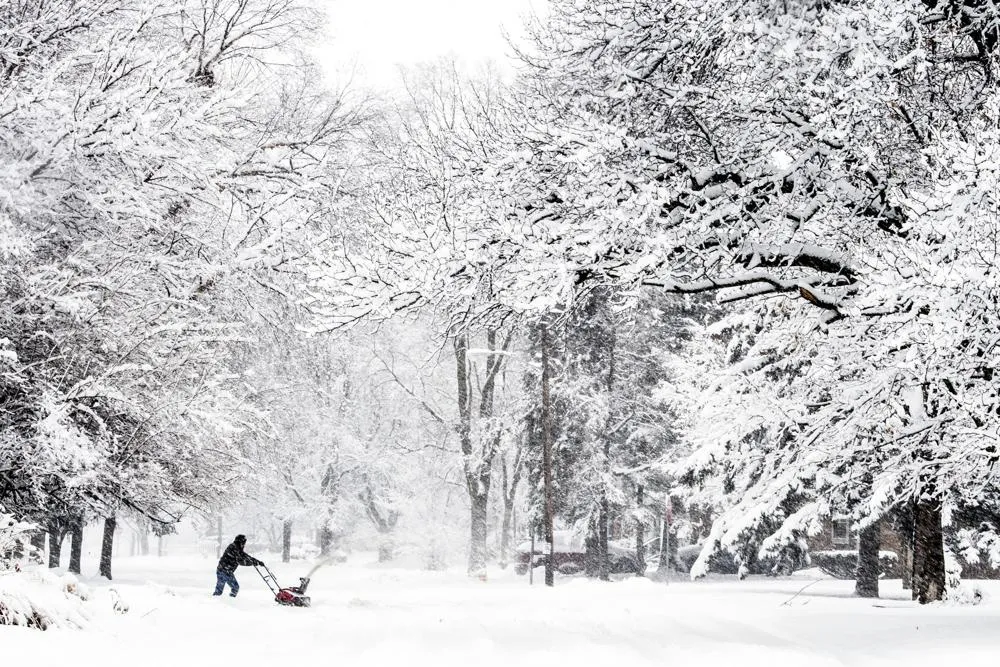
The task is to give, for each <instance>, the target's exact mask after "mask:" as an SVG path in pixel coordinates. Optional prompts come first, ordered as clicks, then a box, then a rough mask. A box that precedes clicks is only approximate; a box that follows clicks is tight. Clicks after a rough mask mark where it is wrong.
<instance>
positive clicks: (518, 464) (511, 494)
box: [500, 445, 524, 568]
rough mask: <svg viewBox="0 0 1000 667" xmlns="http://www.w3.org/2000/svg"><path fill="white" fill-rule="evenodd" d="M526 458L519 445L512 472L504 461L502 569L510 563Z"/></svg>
mask: <svg viewBox="0 0 1000 667" xmlns="http://www.w3.org/2000/svg"><path fill="white" fill-rule="evenodd" d="M523 456H524V449H523V446H521V445H519V446H518V448H517V451H516V452H515V453H514V462H513V463H512V464H511V470H510V471H508V470H507V462H506V460H504V461H502V464H503V465H502V468H501V472H502V478H501V481H502V482H503V521H502V522H501V525H500V567H502V568H506V567H507V565H508V564H509V563H510V540H511V537H512V535H513V532H514V503H515V502H516V500H517V486H518V483H519V482H520V481H521V471H522V470H523V469H524V465H523V464H522V460H523Z"/></svg>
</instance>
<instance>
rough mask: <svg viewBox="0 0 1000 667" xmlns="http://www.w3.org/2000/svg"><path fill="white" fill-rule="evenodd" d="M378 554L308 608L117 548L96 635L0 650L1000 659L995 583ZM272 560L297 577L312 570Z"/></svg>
mask: <svg viewBox="0 0 1000 667" xmlns="http://www.w3.org/2000/svg"><path fill="white" fill-rule="evenodd" d="M272 559H273V560H277V559H275V558H273V557H272ZM370 560H371V558H369V557H365V556H357V557H354V558H352V559H351V561H349V562H348V563H347V564H339V565H332V566H329V567H325V568H323V569H321V570H319V571H318V572H317V574H316V575H315V577H314V580H313V583H312V584H311V586H310V591H309V592H310V594H311V596H312V600H313V606H312V607H311V608H309V609H297V608H288V607H279V606H278V605H276V604H274V602H273V601H272V599H271V596H270V594H269V593H268V591H267V589H266V588H265V587H264V584H263V582H261V580H260V579H259V578H258V577H257V575H256V573H255V572H254V571H253V570H252V569H248V568H240V570H239V572H238V576H239V579H240V583H241V584H242V587H243V588H242V591H241V592H240V596H239V597H238V598H236V599H230V598H228V597H224V598H213V597H211V595H210V593H211V589H212V587H213V585H214V583H215V576H214V566H215V560H214V559H211V558H200V557H178V556H174V557H165V558H157V557H155V556H153V557H142V558H119V559H118V560H117V561H116V563H115V573H116V580H115V582H114V583H113V584H111V586H113V587H114V588H116V589H117V590H118V591H119V593H120V595H121V598H122V599H124V600H125V601H126V602H127V603H128V604H129V607H130V610H129V612H128V613H127V614H124V615H118V614H114V613H112V612H111V610H110V609H107V610H104V609H101V610H99V613H94V614H92V619H91V621H90V622H89V624H88V626H87V629H85V630H68V629H57V630H49V631H47V632H40V631H37V630H30V629H25V628H12V627H0V655H2V656H3V664H10V665H16V664H29V661H30V664H32V665H33V666H36V667H50V666H53V667H54V666H56V665H63V664H72V665H75V666H77V667H89V666H90V665H95V666H98V665H99V666H101V667H116V666H118V665H128V666H129V667H133V666H134V665H143V667H147V666H150V665H154V666H155V665H170V666H171V667H200V666H201V665H206V666H207V665H220V664H221V665H240V666H241V667H256V666H257V665H261V666H264V665H267V666H272V665H317V666H318V665H342V666H345V667H346V666H349V667H358V666H361V665H364V666H366V667H369V666H379V665H386V666H389V665H392V666H394V667H396V666H399V665H414V664H417V665H422V664H433V665H435V666H442V667H443V666H447V665H463V666H464V667H468V666H469V665H475V666H476V667H480V666H485V665H507V666H510V667H514V666H518V667H521V666H526V665H540V666H541V665H545V666H552V665H573V666H574V667H578V666H580V665H608V666H610V665H629V666H630V667H631V666H639V665H657V666H663V665H671V666H680V665H699V666H712V665H758V664H760V665H769V666H772V667H776V666H782V665H795V666H796V667H802V666H805V665H808V666H810V667H821V666H825V665H904V664H905V665H908V666H912V665H936V666H940V665H942V664H959V663H961V664H965V665H987V664H993V663H994V662H995V659H996V656H997V655H998V654H1000V586H998V585H995V584H993V583H987V584H984V585H983V586H984V587H985V589H986V590H987V593H990V592H992V593H993V596H992V600H994V601H997V602H991V601H990V599H987V601H986V602H984V603H983V604H981V605H979V606H975V607H959V606H948V605H939V606H932V607H927V608H918V607H917V606H915V605H914V604H912V603H910V602H909V601H908V600H907V599H906V595H905V594H904V593H903V591H902V589H901V587H900V585H899V582H898V581H894V582H883V599H882V600H880V601H871V600H860V599H855V598H852V597H851V596H850V592H851V588H852V582H846V581H836V580H830V579H824V580H821V581H815V580H813V579H810V578H807V577H797V578H792V579H783V580H773V579H771V580H767V579H762V580H752V581H745V582H736V581H732V580H714V581H702V582H697V583H691V582H688V581H673V582H670V583H667V584H662V583H654V582H651V581H647V580H639V579H630V580H627V581H619V582H614V583H600V582H594V581H587V580H584V579H564V580H562V581H561V582H560V584H559V585H558V586H557V587H556V588H555V589H552V590H548V589H546V588H544V587H543V586H541V585H538V582H537V580H536V585H535V586H534V587H529V586H528V585H527V578H526V577H517V576H515V575H513V574H509V573H502V572H499V573H497V574H495V575H493V577H492V578H491V579H490V580H489V581H488V582H480V581H470V580H468V579H467V578H466V577H464V576H463V575H462V574H461V573H460V572H426V571H420V570H405V569H392V568H385V567H380V566H377V565H374V564H371V563H370ZM274 569H275V570H276V573H277V574H278V576H279V579H280V580H281V581H282V582H283V583H285V585H291V584H292V583H294V582H295V581H296V577H297V576H301V575H303V574H305V571H306V570H308V564H305V563H302V562H298V563H292V564H289V565H282V564H280V563H278V564H276V565H275V566H274ZM84 581H85V583H86V584H87V585H89V586H90V588H91V590H92V594H93V598H94V600H95V602H94V603H91V605H89V606H91V607H93V606H94V605H95V604H98V603H100V602H101V600H107V599H110V598H111V597H113V596H110V595H107V591H103V590H101V589H102V588H104V587H106V586H108V585H109V584H107V583H104V582H102V580H99V579H96V578H94V579H86V578H85V580H84ZM814 581H815V583H814ZM2 585H3V583H2V580H0V586H2ZM803 587H806V588H805V590H802V589H803ZM991 589H992V590H991ZM800 591H801V592H800ZM105 606H108V605H105ZM12 659H13V660H12Z"/></svg>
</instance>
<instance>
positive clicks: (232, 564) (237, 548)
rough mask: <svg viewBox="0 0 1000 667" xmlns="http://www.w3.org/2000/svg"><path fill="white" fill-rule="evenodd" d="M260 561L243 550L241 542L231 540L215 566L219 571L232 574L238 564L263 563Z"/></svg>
mask: <svg viewBox="0 0 1000 667" xmlns="http://www.w3.org/2000/svg"><path fill="white" fill-rule="evenodd" d="M263 564H264V563H262V562H261V561H259V560H257V559H256V558H254V557H253V556H251V555H250V554H248V553H247V552H245V551H243V543H241V542H233V543H232V544H230V545H229V546H228V547H226V550H225V551H224V552H223V554H222V558H220V559H219V567H218V568H217V569H218V570H219V572H225V573H226V574H232V573H234V572H236V568H237V566H239V565H263Z"/></svg>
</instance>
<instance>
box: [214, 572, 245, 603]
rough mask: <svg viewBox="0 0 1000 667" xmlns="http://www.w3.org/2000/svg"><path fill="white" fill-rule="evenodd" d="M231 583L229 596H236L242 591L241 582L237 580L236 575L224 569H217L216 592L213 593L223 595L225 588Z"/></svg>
mask: <svg viewBox="0 0 1000 667" xmlns="http://www.w3.org/2000/svg"><path fill="white" fill-rule="evenodd" d="M226 584H229V597H236V594H237V593H239V592H240V582H238V581H236V575H235V574H230V573H229V572H223V571H222V570H216V571H215V592H214V593H212V595H222V591H223V589H224V588H225V587H226Z"/></svg>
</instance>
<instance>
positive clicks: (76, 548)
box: [69, 519, 83, 574]
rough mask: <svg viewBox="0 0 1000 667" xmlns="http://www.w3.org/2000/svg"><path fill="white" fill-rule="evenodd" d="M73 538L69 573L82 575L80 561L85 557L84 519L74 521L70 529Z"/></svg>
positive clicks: (70, 549)
mask: <svg viewBox="0 0 1000 667" xmlns="http://www.w3.org/2000/svg"><path fill="white" fill-rule="evenodd" d="M70 535H71V537H72V538H73V540H72V542H71V543H70V548H69V571H70V572H72V573H73V574H80V559H81V557H82V556H83V519H74V520H73V525H72V527H71V528H70Z"/></svg>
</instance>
